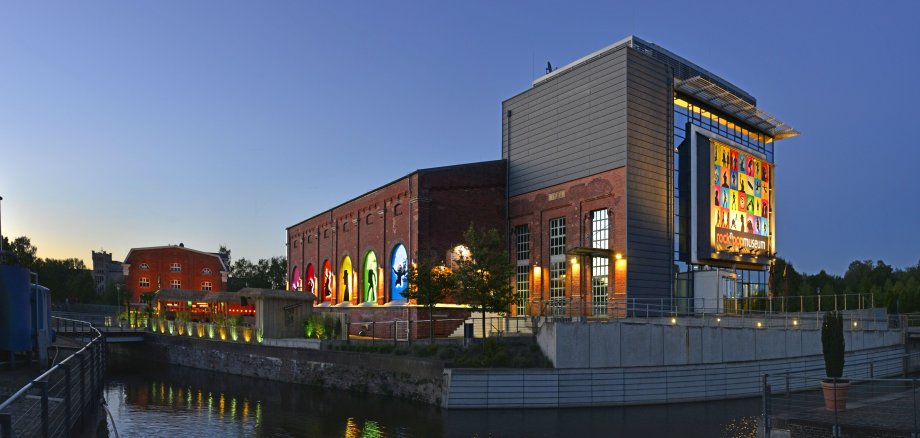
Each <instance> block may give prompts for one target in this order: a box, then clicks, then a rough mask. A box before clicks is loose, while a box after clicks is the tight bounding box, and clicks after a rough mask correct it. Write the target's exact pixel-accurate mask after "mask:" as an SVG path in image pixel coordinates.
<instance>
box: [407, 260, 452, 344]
mask: <svg viewBox="0 0 920 438" xmlns="http://www.w3.org/2000/svg"><path fill="white" fill-rule="evenodd" d="M408 277H409V288H408V289H407V290H406V292H405V294H406V296H407V297H408V298H410V299H414V300H415V301H416V303H417V304H420V305H423V306H425V307H426V308H427V309H428V340H429V342H432V343H433V342H434V318H433V316H432V315H433V314H434V313H433V311H434V305H435V304H437V303H440V302H443V301H444V299H445V298H447V297H448V296H450V295H451V294H452V293H453V292H454V289H455V288H456V281H455V278H454V274H453V273H452V272H451V271H450V269H448V268H447V267H446V266H444V264H443V263H435V262H433V261H432V260H431V259H430V258H423V259H422V260H419V261H418V262H417V263H413V264H412V265H411V266H410V267H409V274H408Z"/></svg>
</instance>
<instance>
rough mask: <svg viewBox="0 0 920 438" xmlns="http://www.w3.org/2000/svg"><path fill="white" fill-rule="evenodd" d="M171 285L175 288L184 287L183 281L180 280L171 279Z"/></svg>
mask: <svg viewBox="0 0 920 438" xmlns="http://www.w3.org/2000/svg"><path fill="white" fill-rule="evenodd" d="M169 287H171V288H173V289H182V281H180V280H169Z"/></svg>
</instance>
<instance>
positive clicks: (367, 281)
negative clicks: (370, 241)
mask: <svg viewBox="0 0 920 438" xmlns="http://www.w3.org/2000/svg"><path fill="white" fill-rule="evenodd" d="M377 268H378V265H377V254H374V251H368V252H367V254H365V255H364V271H363V272H362V273H363V274H364V275H363V277H364V302H366V303H376V302H377V291H378V290H380V289H379V287H380V286H379V284H380V278H379V277H380V273H379V272H378V269H377Z"/></svg>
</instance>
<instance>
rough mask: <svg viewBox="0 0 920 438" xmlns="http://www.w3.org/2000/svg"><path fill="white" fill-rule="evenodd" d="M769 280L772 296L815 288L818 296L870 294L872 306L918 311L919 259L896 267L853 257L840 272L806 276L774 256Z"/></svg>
mask: <svg viewBox="0 0 920 438" xmlns="http://www.w3.org/2000/svg"><path fill="white" fill-rule="evenodd" d="M770 282H771V284H772V289H773V295H774V297H777V296H778V297H790V296H805V297H816V296H817V295H818V291H819V290H820V295H821V296H822V297H831V296H833V295H835V294H871V296H872V299H874V301H875V306H876V307H886V308H887V309H888V311H889V312H891V313H909V312H918V311H920V262H918V263H917V264H916V265H914V266H909V267H907V268H904V269H900V268H894V267H892V266H891V265H889V264H886V263H885V262H884V261H882V260H876V261H873V260H855V261H853V262H851V263H850V265H849V266H848V267H847V271H846V272H845V273H844V274H843V275H834V274H828V273H827V272H826V271H824V270H821V271H820V272H818V273H817V274H811V275H810V274H806V273H800V272H798V271H796V270H795V267H793V266H792V263H790V262H789V261H787V260H785V259H782V258H779V257H778V258H777V259H776V264H775V265H774V266H773V270H772V272H771V274H770ZM826 299H827V298H822V300H826ZM851 299H852V298H851Z"/></svg>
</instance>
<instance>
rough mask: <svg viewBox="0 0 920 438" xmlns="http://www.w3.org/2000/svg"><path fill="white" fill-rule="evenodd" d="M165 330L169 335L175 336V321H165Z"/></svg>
mask: <svg viewBox="0 0 920 438" xmlns="http://www.w3.org/2000/svg"><path fill="white" fill-rule="evenodd" d="M166 325H167V328H168V329H169V334H171V335H174V334H176V322H175V321H166Z"/></svg>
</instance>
